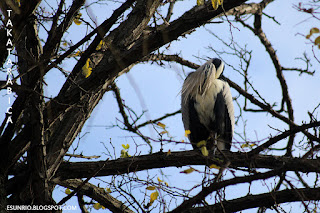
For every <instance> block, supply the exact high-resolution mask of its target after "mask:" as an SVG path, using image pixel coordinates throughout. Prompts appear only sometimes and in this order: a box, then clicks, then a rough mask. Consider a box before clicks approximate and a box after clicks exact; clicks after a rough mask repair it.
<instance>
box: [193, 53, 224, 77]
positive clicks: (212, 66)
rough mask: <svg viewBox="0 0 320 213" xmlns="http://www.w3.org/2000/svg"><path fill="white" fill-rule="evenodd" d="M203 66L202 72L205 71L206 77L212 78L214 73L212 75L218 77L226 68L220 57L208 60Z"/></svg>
mask: <svg viewBox="0 0 320 213" xmlns="http://www.w3.org/2000/svg"><path fill="white" fill-rule="evenodd" d="M203 66H204V67H203V69H202V72H204V75H205V77H206V78H210V77H211V75H213V76H212V77H214V78H215V79H218V78H219V77H220V75H221V73H222V72H223V70H224V63H223V61H221V60H220V59H218V58H213V59H210V60H208V61H207V62H206V63H205V64H204V65H203ZM199 69H200V68H199ZM197 71H198V70H197Z"/></svg>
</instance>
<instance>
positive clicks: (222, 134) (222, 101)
mask: <svg viewBox="0 0 320 213" xmlns="http://www.w3.org/2000/svg"><path fill="white" fill-rule="evenodd" d="M213 110H214V112H213V113H214V114H215V120H214V121H213V122H212V124H211V125H210V126H211V127H210V128H211V129H212V130H213V131H215V132H216V133H217V135H218V138H217V140H218V142H217V145H218V147H219V148H220V149H228V150H230V148H231V142H232V136H233V125H234V113H233V104H232V96H231V92H230V87H229V85H228V84H226V83H224V87H223V89H222V90H221V92H219V93H218V94H217V97H216V101H215V105H214V109H213Z"/></svg>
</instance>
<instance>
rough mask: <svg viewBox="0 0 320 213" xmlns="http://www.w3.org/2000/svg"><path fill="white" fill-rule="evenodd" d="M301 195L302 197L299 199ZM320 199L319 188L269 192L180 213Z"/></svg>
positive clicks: (270, 205)
mask: <svg viewBox="0 0 320 213" xmlns="http://www.w3.org/2000/svg"><path fill="white" fill-rule="evenodd" d="M301 195H302V196H303V197H301ZM319 199H320V188H306V189H286V190H282V191H277V192H269V193H264V194H258V195H248V196H245V197H242V198H238V199H234V200H226V201H222V202H221V203H217V204H214V205H210V206H206V207H195V208H190V209H187V210H184V211H182V212H183V213H200V212H201V213H212V212H215V213H220V212H221V213H224V212H237V211H241V210H245V209H250V208H256V207H267V208H270V207H272V206H275V205H278V204H281V203H286V202H299V201H300V202H301V201H311V200H319Z"/></svg>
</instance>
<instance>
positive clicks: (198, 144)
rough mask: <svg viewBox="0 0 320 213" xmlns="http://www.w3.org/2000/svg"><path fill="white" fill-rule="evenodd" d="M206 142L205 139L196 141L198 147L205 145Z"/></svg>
mask: <svg viewBox="0 0 320 213" xmlns="http://www.w3.org/2000/svg"><path fill="white" fill-rule="evenodd" d="M206 144H207V141H205V140H202V141H200V142H198V143H197V147H198V148H200V147H202V146H205V145H206Z"/></svg>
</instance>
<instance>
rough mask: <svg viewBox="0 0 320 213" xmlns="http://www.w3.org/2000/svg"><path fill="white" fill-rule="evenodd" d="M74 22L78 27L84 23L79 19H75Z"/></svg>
mask: <svg viewBox="0 0 320 213" xmlns="http://www.w3.org/2000/svg"><path fill="white" fill-rule="evenodd" d="M73 22H74V23H75V24H76V25H80V24H81V23H82V21H80V20H79V19H74V20H73Z"/></svg>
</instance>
